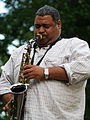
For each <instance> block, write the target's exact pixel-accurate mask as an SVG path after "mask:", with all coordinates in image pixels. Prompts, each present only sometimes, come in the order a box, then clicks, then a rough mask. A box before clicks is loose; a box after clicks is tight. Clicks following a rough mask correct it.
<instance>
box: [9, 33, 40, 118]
mask: <svg viewBox="0 0 90 120" xmlns="http://www.w3.org/2000/svg"><path fill="white" fill-rule="evenodd" d="M38 39H42V35H41V34H37V35H36V38H35V39H33V40H32V41H31V42H29V44H28V45H27V46H26V48H25V50H26V53H23V55H22V60H21V65H20V71H19V77H18V83H16V84H14V85H12V86H11V87H10V90H11V91H12V93H13V95H14V97H13V99H12V100H11V108H12V112H11V119H10V120H24V110H25V101H26V96H27V89H28V86H29V85H30V80H28V79H25V78H24V76H23V71H24V66H25V65H28V64H31V57H30V53H31V50H32V43H33V42H35V40H38Z"/></svg>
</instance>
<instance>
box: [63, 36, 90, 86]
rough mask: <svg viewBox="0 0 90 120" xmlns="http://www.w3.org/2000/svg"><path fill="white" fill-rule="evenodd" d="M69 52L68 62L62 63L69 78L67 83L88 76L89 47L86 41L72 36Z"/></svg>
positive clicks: (85, 78) (89, 73)
mask: <svg viewBox="0 0 90 120" xmlns="http://www.w3.org/2000/svg"><path fill="white" fill-rule="evenodd" d="M71 53H72V54H71V58H70V59H71V60H70V62H69V63H65V64H63V65H62V67H63V68H64V69H65V70H66V73H67V75H68V78H69V83H68V85H70V84H74V83H78V82H80V81H82V80H87V79H88V78H89V77H90V49H89V46H88V44H87V42H85V41H83V40H80V39H78V38H73V39H72V43H71Z"/></svg>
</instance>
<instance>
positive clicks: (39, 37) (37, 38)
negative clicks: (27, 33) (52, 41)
mask: <svg viewBox="0 0 90 120" xmlns="http://www.w3.org/2000/svg"><path fill="white" fill-rule="evenodd" d="M42 37H43V36H42V34H37V35H36V37H35V39H36V40H41V39H42Z"/></svg>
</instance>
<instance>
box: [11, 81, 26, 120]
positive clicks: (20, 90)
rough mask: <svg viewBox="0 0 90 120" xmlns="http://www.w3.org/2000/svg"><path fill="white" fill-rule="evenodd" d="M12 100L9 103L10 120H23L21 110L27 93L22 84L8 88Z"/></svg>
mask: <svg viewBox="0 0 90 120" xmlns="http://www.w3.org/2000/svg"><path fill="white" fill-rule="evenodd" d="M10 89H11V91H12V93H13V95H14V98H13V100H12V102H11V108H12V112H11V115H12V116H11V119H10V120H23V116H22V113H23V108H24V101H25V94H26V91H27V85H25V84H23V83H17V84H14V85H12V86H11V87H10Z"/></svg>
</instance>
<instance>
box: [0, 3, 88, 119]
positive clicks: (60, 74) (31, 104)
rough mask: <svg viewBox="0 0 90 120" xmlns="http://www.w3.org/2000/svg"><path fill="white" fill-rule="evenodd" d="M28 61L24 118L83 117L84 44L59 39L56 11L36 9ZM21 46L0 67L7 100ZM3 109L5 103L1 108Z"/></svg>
mask: <svg viewBox="0 0 90 120" xmlns="http://www.w3.org/2000/svg"><path fill="white" fill-rule="evenodd" d="M37 34H41V35H42V39H37V40H36V41H35V44H34V45H33V47H34V48H33V49H32V51H31V53H32V54H31V58H32V61H31V64H32V65H26V66H25V67H24V73H23V75H24V78H26V79H30V80H31V84H30V85H31V87H30V88H29V89H28V91H27V99H26V103H25V112H24V120H84V111H85V86H86V82H87V81H86V80H87V79H88V78H89V77H90V50H89V47H88V44H87V43H86V42H85V41H83V40H80V39H78V38H76V37H74V38H70V39H64V38H61V37H60V35H61V20H60V16H59V12H58V11H57V10H56V9H55V8H53V7H50V6H47V5H45V6H44V7H42V8H40V9H39V10H38V11H37V12H36V17H35V22H34V35H35V37H36V36H37ZM24 48H25V46H21V47H20V48H18V49H17V50H16V51H15V52H14V53H13V54H12V55H11V57H10V59H9V61H8V62H7V63H6V64H5V66H3V67H2V76H1V79H0V94H1V95H2V99H3V100H4V101H5V102H6V103H7V102H8V101H9V100H10V99H11V98H12V96H13V95H12V94H11V91H10V86H11V84H15V83H17V80H18V74H19V68H20V63H21V58H22V53H23V52H24ZM3 109H4V110H6V109H7V106H5V107H4V108H3Z"/></svg>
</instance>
